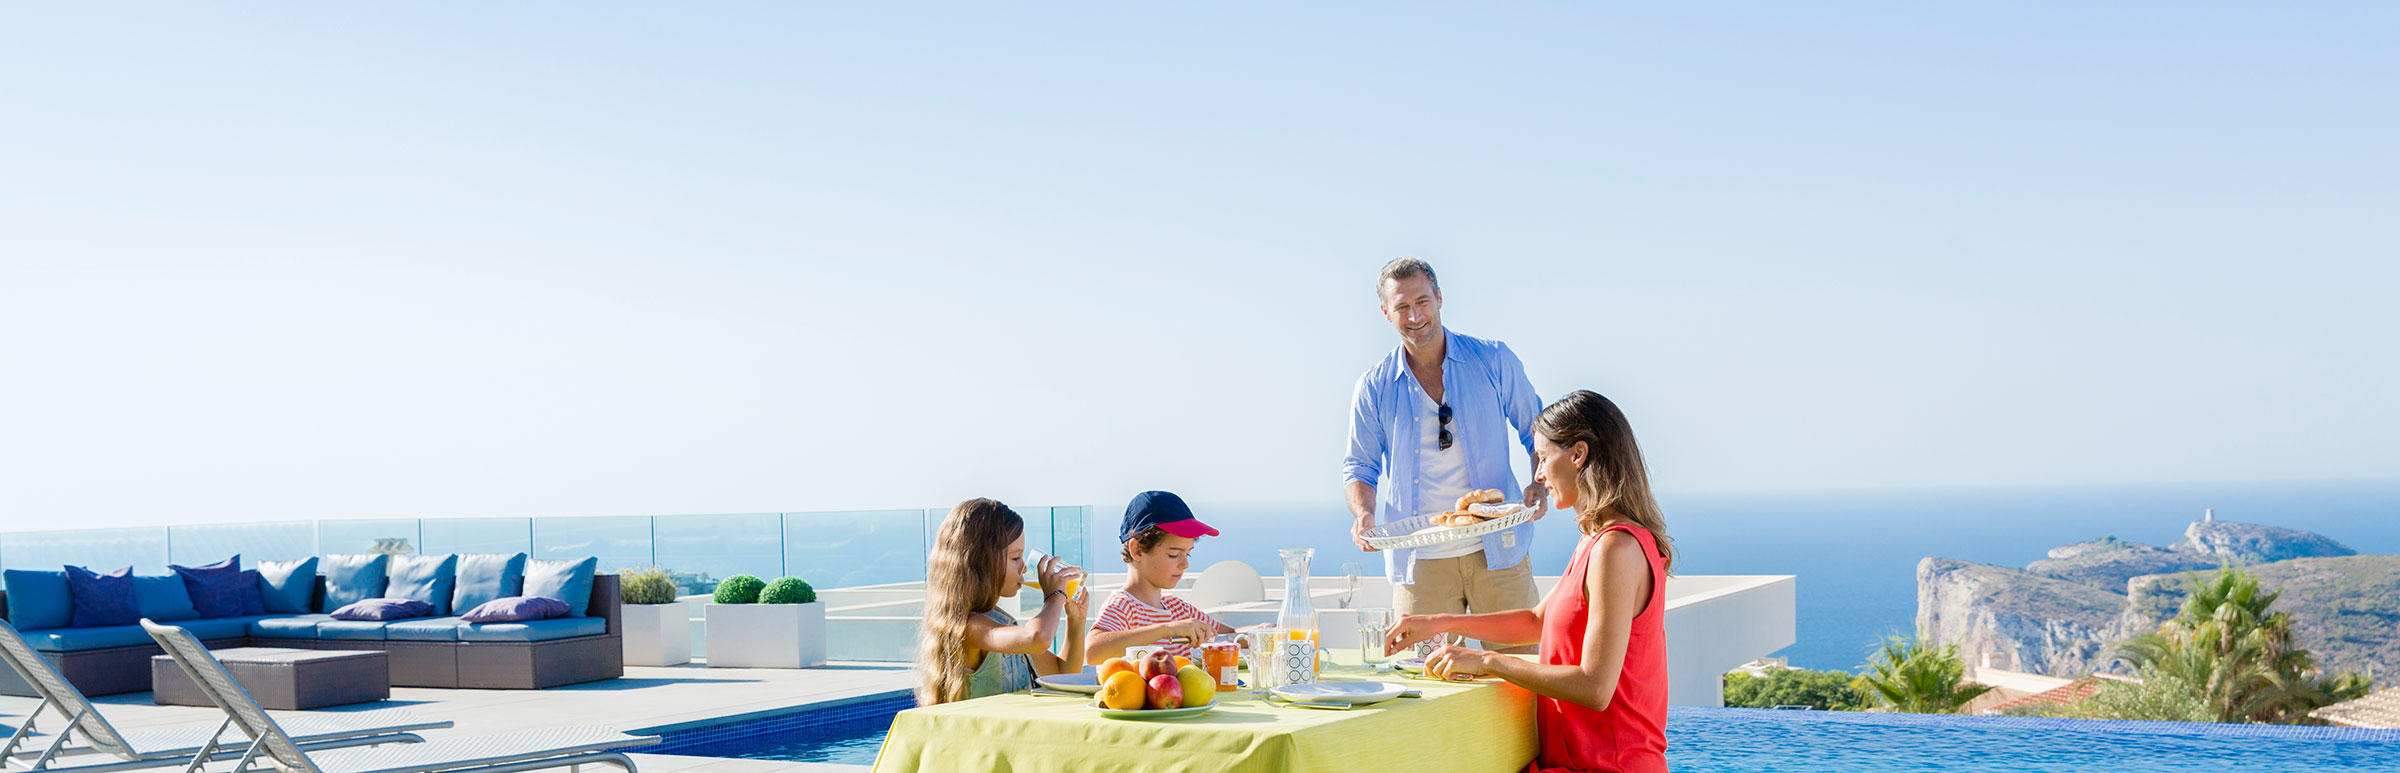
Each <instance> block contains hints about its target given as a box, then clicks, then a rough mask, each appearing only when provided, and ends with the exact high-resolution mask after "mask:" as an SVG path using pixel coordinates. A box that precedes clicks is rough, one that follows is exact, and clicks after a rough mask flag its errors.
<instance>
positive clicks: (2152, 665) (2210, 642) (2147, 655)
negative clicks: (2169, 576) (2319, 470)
mask: <svg viewBox="0 0 2400 773" xmlns="http://www.w3.org/2000/svg"><path fill="white" fill-rule="evenodd" d="M2193 585H2194V587H2193V589H2192V595H2191V598H2189V599H2188V600H2186V601H2185V602H2184V605H2183V611H2182V612H2181V613H2179V614H2177V615H2176V616H2175V617H2174V619H2171V620H2168V621H2167V622H2166V623H2164V624H2161V625H2160V626H2159V627H2158V630H2157V631H2154V632H2151V633H2146V634H2142V635H2140V636H2136V637H2133V638H2131V639H2127V640H2126V641H2125V642H2124V643H2123V644H2120V645H2118V650H2117V652H2118V657H2120V658H2122V659H2124V660H2125V662H2127V663H2130V664H2132V665H2133V666H2134V667H2135V668H2137V669H2139V670H2140V672H2141V673H2142V674H2143V676H2144V677H2145V678H2152V677H2153V676H2154V675H2163V676H2166V677H2168V678H2172V679H2175V680H2178V681H2181V682H2183V683H2185V684H2188V685H2191V686H2192V688H2193V689H2196V690H2198V691H2199V693H2200V696H2199V697H2200V699H2201V701H2202V703H2203V704H2204V705H2206V706H2207V707H2208V708H2209V710H2210V712H2211V713H2213V714H2214V715H2215V716H2216V720H2217V721H2219V722H2285V723H2289V722H2298V721H2301V720H2303V719H2305V718H2306V717H2307V716H2308V712H2310V711H2312V710H2315V709H2317V708H2319V707H2322V706H2327V705H2331V704H2334V703H2339V702H2342V701H2345V700H2349V699H2351V698H2355V697H2358V696H2361V695H2365V694H2366V688H2367V687H2368V685H2367V680H2365V679H2363V678H2360V677H2358V676H2356V675H2352V674H2343V675H2340V676H2337V677H2334V678H2331V679H2320V678H2317V677H2313V676H2311V675H2310V674H2311V672H2314V671H2315V670H2316V659H2315V658H2313V657H2310V656H2309V654H2308V651H2307V650H2303V649H2300V648H2298V647H2294V646H2293V645H2292V619H2291V616H2290V615H2289V614H2286V613H2283V612H2270V611H2268V608H2269V607H2271V606H2273V605H2274V603H2275V600H2276V599H2277V598H2278V597H2280V596H2281V595H2282V594H2281V593H2278V592H2265V593H2262V592H2260V591H2259V589H2258V578H2257V577H2254V576H2252V575H2251V574H2250V573H2249V572H2245V571H2242V570H2241V569H2239V568H2237V567H2226V568H2225V569H2224V571H2221V572H2219V573H2217V575H2216V576H2215V577H2212V578H2209V579H2206V580H2200V579H2198V578H2194V583H2193Z"/></svg>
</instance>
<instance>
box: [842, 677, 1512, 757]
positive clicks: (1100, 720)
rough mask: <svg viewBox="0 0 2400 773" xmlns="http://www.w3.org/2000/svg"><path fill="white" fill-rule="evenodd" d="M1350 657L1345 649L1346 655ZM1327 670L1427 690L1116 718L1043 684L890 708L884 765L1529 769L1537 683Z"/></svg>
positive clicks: (1227, 702)
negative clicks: (1374, 698)
mask: <svg viewBox="0 0 2400 773" xmlns="http://www.w3.org/2000/svg"><path fill="white" fill-rule="evenodd" d="M1345 655H1346V656H1347V657H1346V658H1345V657H1344V656H1345ZM1334 657H1335V660H1336V662H1335V663H1333V664H1329V665H1327V666H1325V668H1324V670H1323V673H1322V674H1321V675H1320V677H1319V679H1320V680H1321V681H1376V682H1393V683H1397V684H1401V685H1404V686H1406V687H1408V688H1410V689H1414V690H1419V691H1422V692H1423V693H1424V697H1421V698H1395V699H1393V700H1388V701H1384V702H1382V703H1376V704H1370V705H1365V706H1358V707H1354V708H1350V709H1346V710H1329V709H1310V708H1297V707H1292V706H1288V705H1282V704H1280V703H1273V702H1268V701H1265V700H1263V699H1262V698H1255V697H1252V696H1251V695H1250V693H1249V691H1248V690H1247V689H1244V690H1238V691H1227V692H1221V693H1219V694H1218V695H1217V698H1216V704H1217V707H1216V708H1215V709H1212V710H1210V711H1208V712H1205V713H1202V714H1199V715H1196V716H1192V717H1188V718H1184V719H1170V720H1129V719H1110V718H1107V717H1103V716H1101V715H1100V712H1098V711H1096V710H1094V709H1092V708H1091V707H1090V703H1091V697H1090V696H1080V697H1063V696H1053V695H1043V694H1038V693H1034V692H1018V693H1010V694H1007V695H995V696H991V697H988V698H978V699H975V700H967V701H958V702H955V703H946V704H941V705H937V706H924V707H920V708H914V709H909V710H906V711H902V712H900V714H899V716H896V717H894V718H893V719H892V727H891V732H890V734H889V735H888V736H886V737H885V739H884V742H883V751H882V753H881V754H879V755H878V756H877V757H876V758H875V771H876V773H902V772H904V771H953V770H1010V771H1092V770H1127V771H1134V770H1138V771H1223V770H1293V771H1351V770H1373V771H1377V772H1378V773H1387V772H1389V771H1408V770H1428V771H1441V772H1442V773H1476V772H1478V771H1492V772H1493V773H1500V772H1501V771H1519V770H1523V769H1524V768H1525V763H1526V762H1528V761H1530V760H1532V759H1533V756H1534V753H1535V751H1536V750H1537V747H1536V746H1535V740H1534V727H1533V694H1532V693H1530V692H1526V691H1525V690H1524V689H1523V688H1520V687H1517V686H1516V685H1512V684H1508V683H1505V682H1501V681H1498V680H1489V679H1487V680H1479V681H1472V682H1443V681H1436V680H1430V679H1423V678H1418V677H1414V676H1412V675H1409V674H1405V673H1401V672H1397V671H1387V672H1384V673H1382V674H1375V673H1371V672H1369V671H1368V670H1367V669H1365V668H1362V667H1360V666H1358V665H1355V664H1356V663H1357V661H1358V655H1357V654H1356V652H1355V651H1353V652H1350V653H1341V652H1336V653H1334Z"/></svg>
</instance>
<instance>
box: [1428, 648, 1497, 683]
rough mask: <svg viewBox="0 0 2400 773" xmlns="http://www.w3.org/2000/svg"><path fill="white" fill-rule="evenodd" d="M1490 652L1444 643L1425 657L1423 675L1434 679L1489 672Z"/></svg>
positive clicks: (1465, 676) (1470, 676)
mask: <svg viewBox="0 0 2400 773" xmlns="http://www.w3.org/2000/svg"><path fill="white" fill-rule="evenodd" d="M1491 663H1492V653H1490V652H1486V651H1483V650H1477V649H1468V648H1466V647H1461V646H1458V645H1456V644H1444V645H1442V648H1441V649H1437V650H1434V651H1433V656H1432V657H1428V658H1426V659H1425V675H1426V676H1430V677H1433V678H1435V679H1450V678H1454V677H1455V678H1472V677H1478V676H1483V675H1484V674H1488V673H1491Z"/></svg>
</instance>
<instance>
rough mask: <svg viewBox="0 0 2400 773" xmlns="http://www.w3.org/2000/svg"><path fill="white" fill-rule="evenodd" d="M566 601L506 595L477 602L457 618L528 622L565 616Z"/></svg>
mask: <svg viewBox="0 0 2400 773" xmlns="http://www.w3.org/2000/svg"><path fill="white" fill-rule="evenodd" d="M569 611H570V610H569V609H568V608H567V602H564V601H560V600H558V599H554V598H550V597H548V596H507V597H503V598H496V599H492V600H490V601H486V602H483V603H481V604H477V605H476V606H475V608H474V609H470V610H467V613H466V614H463V615H459V616H458V619H460V620H465V621H467V622H470V623H530V622H533V621H535V620H548V619H550V618H553V617H566V616H567V612H569Z"/></svg>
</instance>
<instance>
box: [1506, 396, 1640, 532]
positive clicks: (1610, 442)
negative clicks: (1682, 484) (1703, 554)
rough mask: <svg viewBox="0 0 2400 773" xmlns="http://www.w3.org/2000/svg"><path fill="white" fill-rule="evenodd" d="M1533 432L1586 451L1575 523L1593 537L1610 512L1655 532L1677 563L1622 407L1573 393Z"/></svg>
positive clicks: (1578, 483)
mask: <svg viewBox="0 0 2400 773" xmlns="http://www.w3.org/2000/svg"><path fill="white" fill-rule="evenodd" d="M1533 426H1534V431H1535V432H1540V433H1542V437H1545V438H1548V439H1549V440H1550V442H1552V443H1555V444H1557V445H1558V447H1559V448H1560V449H1562V450H1564V449H1572V448H1574V447H1575V444H1576V443H1582V444H1584V448H1585V449H1587V450H1586V451H1585V453H1584V457H1583V468H1582V469H1581V470H1578V471H1577V472H1576V475H1575V487H1576V492H1575V500H1576V504H1577V506H1576V508H1575V510H1576V513H1575V522H1576V523H1577V524H1578V525H1580V526H1582V527H1583V531H1584V533H1586V534H1589V533H1591V532H1593V531H1597V530H1599V529H1600V526H1601V521H1602V520H1603V519H1604V518H1605V517H1606V516H1607V515H1608V514H1609V513H1611V512H1614V513H1616V514H1617V515H1620V516H1624V518H1625V519H1626V520H1629V521H1632V522H1633V524H1634V525H1635V526H1640V527H1642V528H1644V529H1648V530H1649V531H1650V536H1651V537H1652V538H1653V541H1655V542H1657V543H1658V554H1659V556H1660V557H1662V558H1664V559H1666V563H1667V565H1668V566H1673V565H1674V564H1675V548H1674V544H1673V543H1674V540H1672V539H1669V538H1668V537H1667V518H1666V515H1665V514H1663V513H1660V512H1659V509H1658V500H1656V499H1652V498H1651V497H1650V473H1649V471H1648V468H1646V467H1645V466H1644V465H1643V464H1642V449H1641V447H1640V446H1638V445H1635V444H1634V442H1633V425H1631V424H1628V423H1626V421H1625V414H1624V413H1623V412H1621V411H1618V410H1617V404H1616V403H1612V402H1609V401H1608V398H1606V397H1601V396H1600V393H1598V392H1593V391H1591V390H1588V389H1578V390H1575V391H1574V392H1570V393H1568V394H1567V396H1565V397H1561V398H1559V399H1558V402H1555V403H1551V404H1550V407H1548V408H1544V409H1542V415H1541V417H1540V418H1538V419H1535V420H1534V423H1533Z"/></svg>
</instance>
